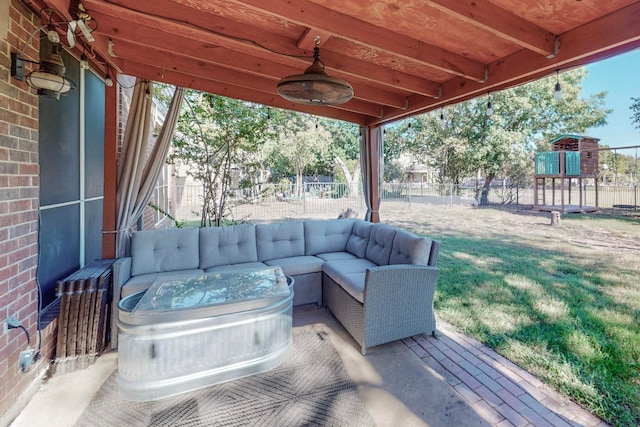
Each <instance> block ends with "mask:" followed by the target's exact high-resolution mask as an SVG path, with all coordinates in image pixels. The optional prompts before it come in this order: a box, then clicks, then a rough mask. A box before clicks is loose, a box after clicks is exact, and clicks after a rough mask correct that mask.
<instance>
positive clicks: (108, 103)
mask: <svg viewBox="0 0 640 427" xmlns="http://www.w3.org/2000/svg"><path fill="white" fill-rule="evenodd" d="M115 80H116V81H117V79H115ZM104 116H105V117H104V199H103V205H102V258H114V257H115V256H116V233H115V231H116V227H117V212H118V206H117V201H116V194H117V192H118V85H117V84H114V85H113V86H111V87H106V89H105V106H104Z"/></svg>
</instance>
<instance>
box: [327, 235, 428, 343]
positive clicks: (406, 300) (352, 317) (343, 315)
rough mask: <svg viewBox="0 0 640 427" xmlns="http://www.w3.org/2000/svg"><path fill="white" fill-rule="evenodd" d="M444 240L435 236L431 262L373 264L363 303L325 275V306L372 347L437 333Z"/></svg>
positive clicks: (367, 277) (354, 334)
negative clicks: (436, 302) (438, 263)
mask: <svg viewBox="0 0 640 427" xmlns="http://www.w3.org/2000/svg"><path fill="white" fill-rule="evenodd" d="M439 245H440V243H439V242H438V241H432V248H431V256H430V257H429V264H430V265H415V264H395V265H385V266H380V267H372V268H368V269H367V272H366V278H365V289H364V299H363V303H361V302H359V301H358V300H356V299H355V298H353V297H352V296H351V295H350V294H349V293H348V292H346V291H345V290H344V289H343V288H342V287H341V286H340V285H338V284H337V283H336V282H335V281H334V280H333V279H332V278H331V277H330V276H328V275H327V274H324V276H323V300H324V304H325V306H327V307H328V308H329V310H330V311H331V312H332V313H333V315H334V316H335V317H336V318H337V319H338V320H339V321H340V323H342V325H343V326H344V327H345V329H347V331H348V332H349V333H350V334H351V336H352V337H353V338H354V339H355V340H356V342H357V343H358V344H360V347H361V352H362V354H363V355H364V354H366V351H367V348H369V347H373V346H376V345H379V344H385V343H388V342H391V341H395V340H398V339H402V338H407V337H410V336H413V335H418V334H422V333H429V334H434V335H435V333H436V319H435V315H434V312H433V297H434V293H435V287H436V282H437V280H438V273H439V271H440V270H439V268H438V267H436V266H435V264H436V261H437V255H438V250H439Z"/></svg>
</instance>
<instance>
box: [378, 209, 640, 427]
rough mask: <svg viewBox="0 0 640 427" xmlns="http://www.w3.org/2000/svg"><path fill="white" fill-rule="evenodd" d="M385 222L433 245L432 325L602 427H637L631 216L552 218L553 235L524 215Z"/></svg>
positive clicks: (638, 349)
mask: <svg viewBox="0 0 640 427" xmlns="http://www.w3.org/2000/svg"><path fill="white" fill-rule="evenodd" d="M387 216H388V217H389V218H388V222H390V223H395V224H396V225H401V226H404V227H407V228H409V229H413V230H414V231H416V232H417V233H419V234H423V235H425V236H430V237H433V238H437V239H439V240H441V241H442V248H441V252H440V257H439V261H438V265H439V266H440V269H441V272H440V277H439V279H438V287H437V291H436V300H435V309H436V313H437V315H438V316H439V317H440V318H442V319H445V320H446V321H448V322H450V323H452V324H454V325H456V326H457V327H459V328H460V329H461V330H462V331H463V332H464V333H466V334H468V335H470V336H473V337H475V338H476V339H478V340H480V341H482V342H483V343H485V344H487V345H489V346H491V347H492V348H494V349H495V350H496V351H498V352H499V353H500V354H502V355H503V356H505V357H507V358H508V359H510V360H512V361H513V362H515V363H517V364H518V365H520V366H522V367H523V368H525V369H527V370H528V371H529V372H531V373H533V374H534V375H536V376H537V377H539V378H540V379H542V380H543V381H544V382H546V383H547V384H548V385H550V386H552V387H554V388H556V389H557V390H558V391H560V392H561V393H563V394H565V395H566V396H569V397H571V398H573V399H574V400H575V401H577V402H579V403H580V404H582V405H583V406H584V407H585V408H587V409H588V410H589V411H591V412H593V413H594V414H596V415H598V416H600V417H601V418H602V419H604V420H605V421H606V422H608V423H610V424H613V425H618V426H637V425H640V281H639V280H638V278H640V262H638V256H639V255H640V219H639V218H638V217H637V216H631V217H620V218H617V217H612V216H607V215H598V214H593V215H584V214H571V215H563V217H562V225H561V226H560V227H551V226H550V218H549V216H548V214H540V213H534V212H532V211H530V210H529V211H526V210H521V211H516V210H501V209H491V208H482V209H471V208H454V210H451V209H438V208H435V209H430V210H429V212H426V213H424V212H422V213H421V214H420V215H415V212H414V213H412V214H407V213H406V211H405V212H400V211H398V212H395V213H393V212H389V213H388V214H387ZM416 217H418V218H416ZM385 220H386V218H385Z"/></svg>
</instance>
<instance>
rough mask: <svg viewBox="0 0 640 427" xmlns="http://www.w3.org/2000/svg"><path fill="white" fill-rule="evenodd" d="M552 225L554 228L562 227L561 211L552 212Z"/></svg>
mask: <svg viewBox="0 0 640 427" xmlns="http://www.w3.org/2000/svg"><path fill="white" fill-rule="evenodd" d="M551 225H552V226H554V227H555V226H559V225H560V211H551Z"/></svg>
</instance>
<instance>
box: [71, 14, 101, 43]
mask: <svg viewBox="0 0 640 427" xmlns="http://www.w3.org/2000/svg"><path fill="white" fill-rule="evenodd" d="M76 22H77V23H78V28H80V31H82V34H84V37H85V38H86V39H87V41H88V42H89V43H93V42H94V41H96V39H94V38H93V35H91V30H90V29H89V27H88V26H87V24H86V23H85V22H84V21H83V20H81V19H78V20H77V21H76Z"/></svg>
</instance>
